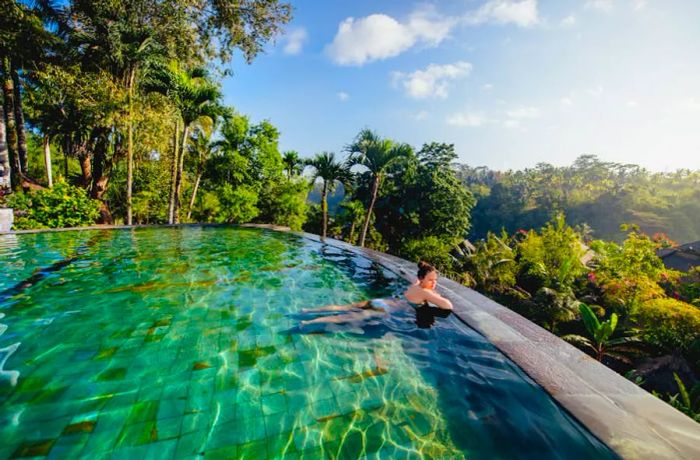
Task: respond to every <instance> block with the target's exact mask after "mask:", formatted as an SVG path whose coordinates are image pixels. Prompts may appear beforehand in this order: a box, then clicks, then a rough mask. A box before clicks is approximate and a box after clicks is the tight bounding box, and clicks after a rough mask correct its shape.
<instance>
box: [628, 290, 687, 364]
mask: <svg viewBox="0 0 700 460" xmlns="http://www.w3.org/2000/svg"><path fill="white" fill-rule="evenodd" d="M636 320H637V321H638V322H639V325H640V326H641V327H643V328H644V338H645V340H647V341H648V342H650V343H652V344H654V345H658V346H661V347H664V348H667V349H669V350H679V351H681V352H684V353H685V352H687V351H688V350H689V348H690V346H691V344H692V343H693V341H694V340H696V339H697V338H698V337H700V309H698V308H697V307H694V306H692V305H690V304H687V303H685V302H681V301H679V300H676V299H671V298H663V299H652V300H649V301H647V302H644V303H643V304H642V306H641V307H640V308H639V310H638V312H637V315H636Z"/></svg>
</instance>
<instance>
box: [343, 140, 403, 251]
mask: <svg viewBox="0 0 700 460" xmlns="http://www.w3.org/2000/svg"><path fill="white" fill-rule="evenodd" d="M348 151H349V152H350V157H349V164H350V165H362V166H364V167H366V168H367V169H368V170H369V173H370V174H371V176H372V192H371V193H372V194H371V198H370V202H369V206H368V207H367V215H366V216H365V222H364V224H363V226H362V233H361V234H360V247H364V245H365V238H366V236H367V230H368V228H369V221H370V218H371V216H372V210H373V209H374V203H375V202H376V201H377V194H378V192H379V186H380V185H381V183H382V179H384V177H385V176H386V174H387V173H388V171H389V169H390V168H391V167H392V166H394V165H396V164H397V163H398V162H400V161H402V160H404V159H407V158H409V157H410V156H411V155H412V154H413V149H412V148H411V146H410V145H408V144H401V143H396V142H394V141H392V140H391V139H381V138H380V137H379V136H378V135H377V134H376V133H375V132H373V131H371V130H369V129H364V130H362V131H360V134H359V135H358V136H357V138H356V139H355V141H354V142H353V143H352V144H351V145H350V146H349V147H348Z"/></svg>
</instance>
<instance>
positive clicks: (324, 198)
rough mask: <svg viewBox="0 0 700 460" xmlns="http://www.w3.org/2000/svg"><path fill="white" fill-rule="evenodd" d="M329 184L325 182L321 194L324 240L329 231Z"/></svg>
mask: <svg viewBox="0 0 700 460" xmlns="http://www.w3.org/2000/svg"><path fill="white" fill-rule="evenodd" d="M327 195H328V182H327V181H326V180H325V179H324V180H323V191H322V192H321V211H322V212H323V234H322V235H321V236H322V237H323V238H324V239H325V238H326V231H327V230H328V198H327Z"/></svg>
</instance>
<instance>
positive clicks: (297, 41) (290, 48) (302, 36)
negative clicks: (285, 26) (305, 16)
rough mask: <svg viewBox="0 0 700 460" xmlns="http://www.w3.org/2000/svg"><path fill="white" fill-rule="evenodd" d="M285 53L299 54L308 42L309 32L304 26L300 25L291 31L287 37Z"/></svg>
mask: <svg viewBox="0 0 700 460" xmlns="http://www.w3.org/2000/svg"><path fill="white" fill-rule="evenodd" d="M285 39H286V42H287V43H286V44H285V45H284V54H299V53H301V49H302V47H303V46H304V43H306V39H307V33H306V29H304V28H303V27H298V28H296V29H293V30H291V31H289V33H288V34H287V35H286V37H285Z"/></svg>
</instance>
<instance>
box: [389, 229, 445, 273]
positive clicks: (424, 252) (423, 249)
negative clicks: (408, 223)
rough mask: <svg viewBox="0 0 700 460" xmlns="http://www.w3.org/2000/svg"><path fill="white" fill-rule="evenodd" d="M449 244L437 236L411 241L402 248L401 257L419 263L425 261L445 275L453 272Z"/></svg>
mask: <svg viewBox="0 0 700 460" xmlns="http://www.w3.org/2000/svg"><path fill="white" fill-rule="evenodd" d="M450 249H452V248H451V247H450V245H449V244H447V243H445V242H444V241H442V240H440V239H439V238H438V237H436V236H428V237H426V238H420V239H415V240H410V241H408V242H406V243H405V244H404V245H403V247H402V248H401V254H400V255H401V257H403V258H404V259H406V260H411V261H413V262H418V261H420V260H425V261H426V262H428V263H430V264H432V265H434V266H435V268H437V269H438V270H440V271H441V272H443V273H447V274H449V273H451V272H452V257H451V256H450Z"/></svg>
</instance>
